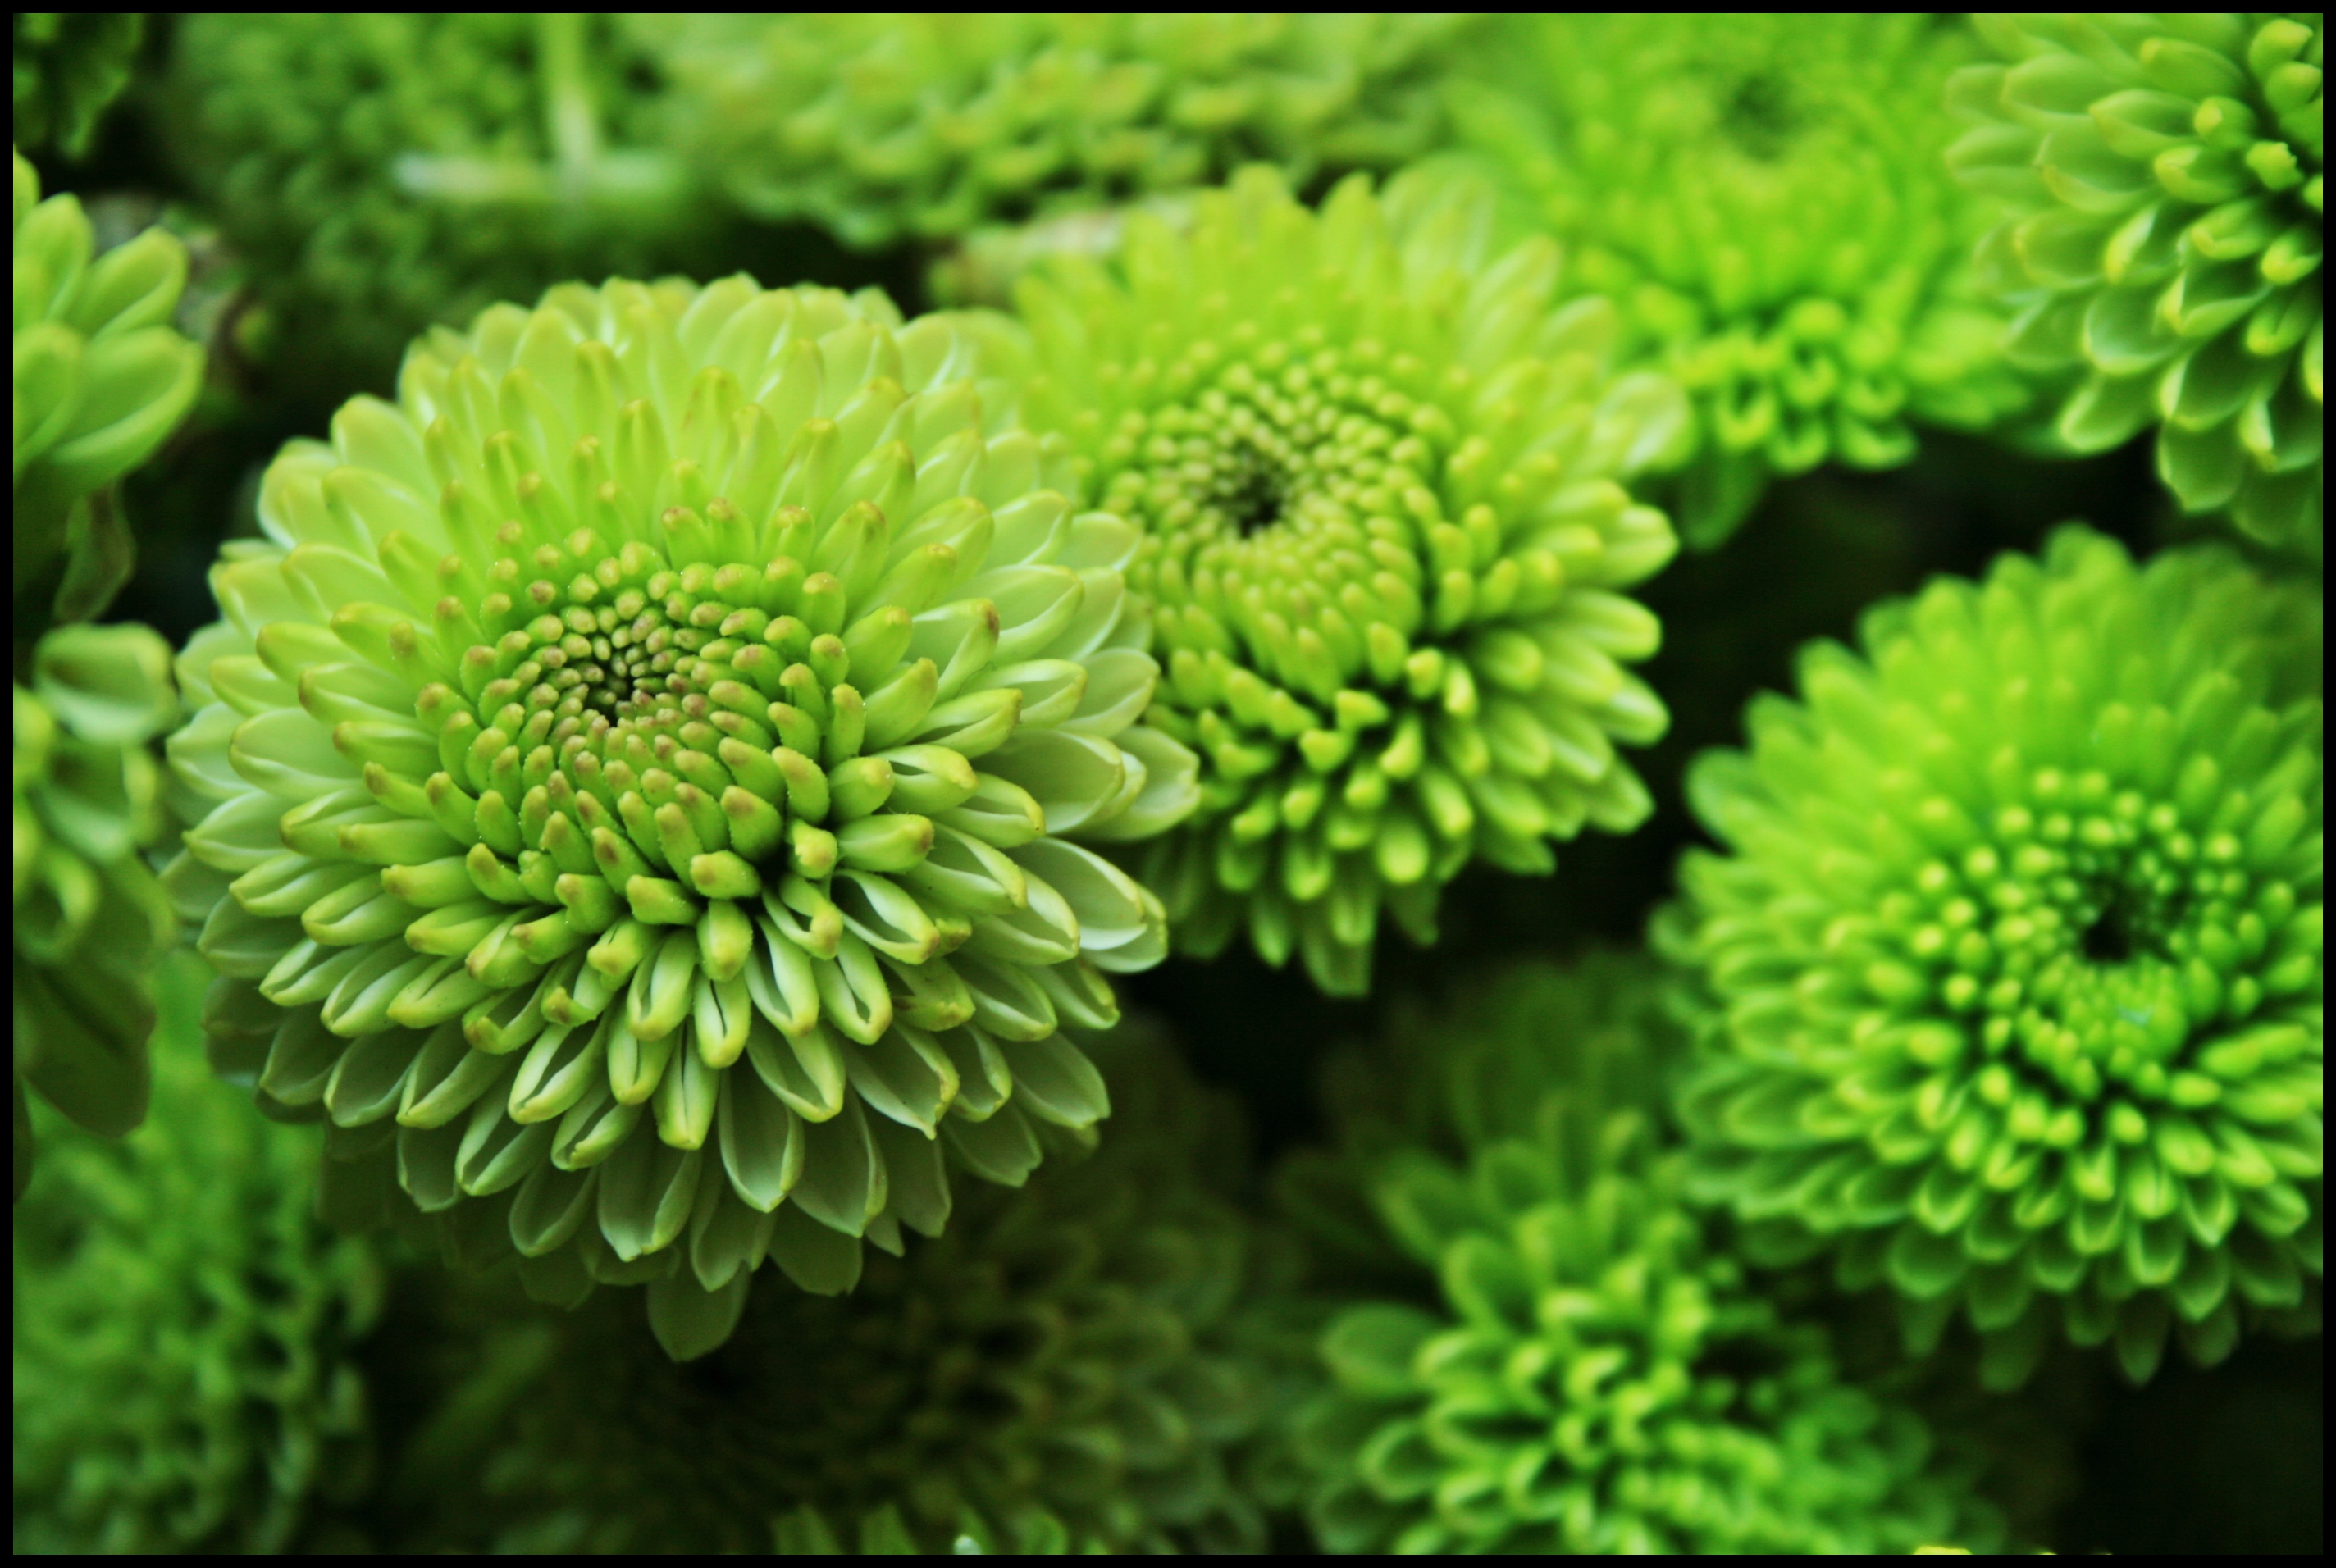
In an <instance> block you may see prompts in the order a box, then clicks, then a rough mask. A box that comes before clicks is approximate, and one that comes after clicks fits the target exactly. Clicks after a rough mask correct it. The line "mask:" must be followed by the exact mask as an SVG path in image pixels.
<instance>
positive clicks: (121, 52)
mask: <svg viewBox="0 0 2336 1568" xmlns="http://www.w3.org/2000/svg"><path fill="white" fill-rule="evenodd" d="M145 35H146V14H145V13H144V12H142V11H19V12H17V13H16V18H15V49H16V53H15V71H16V112H15V142H16V145H17V146H19V147H30V148H32V149H34V151H38V150H40V149H41V148H44V147H46V146H48V145H49V144H50V143H51V142H52V141H54V143H55V144H56V148H57V150H58V151H60V152H63V154H64V155H65V156H66V157H68V158H79V157H80V156H81V155H82V154H83V153H84V152H86V151H89V143H90V138H91V137H92V136H93V135H95V134H96V131H97V122H98V117H99V116H100V115H102V114H103V113H104V112H105V111H106V108H107V106H108V105H110V104H111V103H112V102H113V101H114V100H115V99H116V98H119V97H120V96H121V95H122V89H123V88H124V87H127V86H128V85H130V67H131V61H132V60H133V59H134V58H135V57H136V55H137V54H138V45H139V44H140V43H141V42H142V41H143V40H144V38H145Z"/></svg>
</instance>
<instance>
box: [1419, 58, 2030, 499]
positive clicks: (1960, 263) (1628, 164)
mask: <svg viewBox="0 0 2336 1568" xmlns="http://www.w3.org/2000/svg"><path fill="white" fill-rule="evenodd" d="M1480 53H1484V54H1487V55H1489V56H1491V57H1492V58H1494V60H1495V61H1496V62H1497V63H1496V64H1495V65H1494V67H1493V70H1494V74H1495V76H1496V78H1497V79H1498V80H1500V81H1501V82H1502V83H1504V84H1508V85H1511V86H1513V87H1514V96H1513V97H1490V98H1478V97H1475V96H1473V95H1467V96H1464V97H1463V98H1462V99H1461V102H1462V103H1463V105H1464V111H1465V112H1464V113H1463V122H1464V140H1465V141H1466V142H1468V143H1469V144H1471V145H1472V146H1473V147H1474V148H1475V151H1476V152H1477V153H1478V154H1480V155H1481V156H1482V159H1483V161H1484V162H1485V163H1486V164H1488V165H1489V166H1490V167H1492V168H1493V169H1494V170H1496V171H1497V173H1498V175H1499V177H1500V179H1501V180H1502V183H1503V185H1504V188H1505V189H1506V190H1508V192H1509V193H1510V195H1511V196H1512V198H1513V199H1514V202H1515V204H1516V214H1517V217H1518V219H1519V220H1520V221H1522V222H1523V223H1525V224H1527V225H1529V226H1531V227H1533V228H1535V229H1541V230H1543V231H1546V232H1548V233H1552V234H1554V235H1555V236H1556V237H1557V238H1558V239H1559V240H1560V242H1561V243H1562V244H1564V245H1565V246H1566V247H1567V248H1568V250H1569V253H1570V254H1571V255H1572V257H1573V258H1574V261H1575V265H1574V267H1573V270H1572V276H1571V278H1570V280H1569V286H1570V287H1571V288H1572V289H1575V290H1580V291H1582V292H1587V293H1596V294H1603V295H1606V296H1608V297H1611V298H1612V299H1613V300H1614V301H1615V302H1616V304H1617V305H1618V306H1619V307H1621V312H1622V318H1623V321H1624V323H1625V325H1626V326H1627V327H1628V329H1629V335H1630V352H1631V354H1632V355H1634V356H1637V357H1642V358H1644V359H1647V360H1649V361H1651V362H1652V363H1654V364H1657V365H1660V366H1662V367H1663V368H1664V369H1665V370H1666V371H1668V372H1669V374H1670V375H1674V376H1676V377H1678V379H1679V381H1680V382H1681V383H1682V384H1683V385H1685V386H1686V387H1687V389H1688V392H1689V395H1690V396H1691V397H1692V399H1693V400H1694V404H1695V410H1696V432H1697V443H1696V454H1695V458H1694V461H1693V463H1692V465H1691V466H1690V467H1689V469H1688V471H1687V473H1686V475H1685V477H1684V479H1683V481H1682V484H1681V490H1680V495H1679V516H1680V528H1681V530H1682V531H1683V532H1684V533H1685V534H1686V535H1687V537H1688V538H1689V540H1690V541H1693V542H1695V543H1698V544H1708V543H1715V542H1717V541H1718V540H1720V539H1722V538H1725V537H1726V536H1727V535H1728V533H1729V532H1730V531H1733V530H1734V529H1735V527H1736V526H1737V523H1738V522H1739V521H1741V520H1742V519H1743V517H1744V515H1745V514H1746V512H1747V511H1749V510H1750V508H1751V506H1752V503H1753V502H1755V501H1757V499H1758V497H1759V493H1760V491H1761V488H1762V486H1763V485H1764V484H1765V483H1766V482H1767V478H1768V476H1769V475H1771V474H1793V473H1799V472H1804V471H1806V470H1807V469H1810V468H1813V467H1815V465H1816V464H1818V463H1823V462H1825V461H1827V460H1828V459H1835V460H1838V461H1840V462H1842V463H1848V464H1849V465H1851V466H1852V467H1855V468H1888V467H1892V466H1894V465H1895V464H1898V463H1903V462H1904V461H1905V460H1906V459H1907V457H1908V456H1909V455H1911V454H1912V453H1913V450H1914V435H1913V430H1912V428H1911V425H1912V424H1914V423H1926V424H1941V425H1946V426H1950V427H1952V428H1955V429H1963V430H1971V429H1978V428H1981V427H1982V426H1986V425H1989V424H1994V423H1996V422H1997V421H1999V420H2000V419H2001V418H2003V417H2004V416H2005V415H2007V414H2010V413H2012V412H2014V411H2016V410H2017V409H2018V408H2020V406H2021V405H2022V404H2025V403H2026V401H2027V399H2028V392H2027V390H2026V388H2025V386H2024V385H2023V384H2022V382H2021V381H2020V378H2019V377H2017V376H2016V375H2013V374H2012V373H2011V372H2010V370H2009V369H2008V368H2007V367H2006V366H2005V365H2004V364H2003V362H2002V358H2001V355H2000V350H1999V347H1998V345H1999V341H2000V336H2001V330H2002V326H2003V320H2004V317H2003V316H2002V315H2001V314H2000V313H1999V312H1997V311H1996V310H1995V309H1994V308H1993V307H1990V306H1989V305H1988V304H1986V303H1985V301H1984V300H1983V298H1982V297H1981V294H1980V292H1979V290H1978V288H1977V287H1976V284H1975V280H1974V278H1973V277H1972V275H1971V266H1970V252H1971V246H1972V244H1973V242H1974V241H1976V240H1977V239H1978V238H1979V237H1980V235H1981V233H1982V232H1983V231H1984V229H1985V228H1986V226H1987V223H1988V221H1989V218H1990V211H1991V209H1990V208H1989V207H1987V206H1986V205H1985V204H1984V203H1982V202H1980V201H1978V200H1973V199H1972V198H1971V197H1969V196H1967V195H1966V194H1964V193H1963V192H1962V191H1961V190H1959V189H1958V187H1957V186H1956V184H1955V182H1954V181H1953V180H1952V179H1950V178H1949V177H1948V176H1947V174H1946V172H1945V170H1944V169H1943V168H1942V164H1941V157H1942V153H1943V151H1944V150H1945V149H1946V147H1947V145H1948V143H1949V142H1950V141H1952V139H1953V136H1954V131H1955V126H1954V122H1953V121H1952V120H1951V119H1950V118H1949V117H1948V116H1947V114H1946V112H1945V109H1944V107H1943V104H1942V95H1943V93H1944V90H1945V84H1946V81H1947V78H1948V76H1949V74H1950V73H1952V71H1953V70H1954V69H1955V68H1956V67H1957V66H1958V65H1960V64H1961V63H1964V62H1965V61H1967V60H1969V59H1970V58H1971V56H1972V54H1974V51H1973V49H1972V48H1971V45H1970V40H1969V38H1968V36H1967V35H1966V34H1965V33H1964V31H1963V29H1962V27H1961V24H1960V23H1957V22H1953V21H1952V20H1949V19H1945V18H1933V17H1928V16H1919V15H1835V14H1793V15H1719V16H1710V15H1679V14H1656V15H1546V16H1544V15H1533V16H1523V17H1518V18H1516V19H1514V21H1512V22H1510V23H1508V24H1505V30H1504V31H1503V32H1500V33H1496V34H1492V35H1490V36H1489V37H1488V38H1487V39H1486V40H1485V47H1484V49H1483V50H1481V51H1480Z"/></svg>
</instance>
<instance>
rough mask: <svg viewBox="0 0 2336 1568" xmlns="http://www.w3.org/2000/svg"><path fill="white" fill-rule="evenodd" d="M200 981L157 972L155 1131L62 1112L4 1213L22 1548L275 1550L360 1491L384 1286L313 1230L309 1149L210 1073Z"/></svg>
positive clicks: (178, 965)
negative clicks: (18, 1200) (373, 1337)
mask: <svg viewBox="0 0 2336 1568" xmlns="http://www.w3.org/2000/svg"><path fill="white" fill-rule="evenodd" d="M205 979H206V977H205V974H204V972H203V966H202V965H201V964H200V962H199V961H197V960H196V959H194V957H193V955H191V954H189V953H186V952H183V951H182V952H180V953H178V954H176V955H174V956H173V957H172V958H170V959H168V960H166V962H165V965H164V982H163V986H162V994H163V996H164V997H165V998H166V1002H165V1016H164V1019H163V1023H162V1027H161V1030H160V1031H159V1035H158V1039H157V1042H156V1046H155V1051H154V1116H153V1119H152V1120H151V1121H150V1122H148V1123H147V1124H146V1125H144V1126H142V1127H141V1128H139V1129H138V1130H137V1131H136V1132H134V1133H132V1134H131V1135H130V1136H129V1137H128V1138H126V1139H124V1140H122V1141H121V1142H120V1143H112V1142H107V1141H104V1140H101V1139H98V1138H94V1137H91V1136H89V1135H86V1134H81V1133H76V1132H74V1131H73V1129H71V1128H60V1127H59V1126H57V1125H56V1124H55V1123H54V1120H52V1121H51V1122H50V1125H49V1126H48V1127H46V1128H45V1129H44V1133H45V1134H46V1135H49V1138H50V1142H49V1145H48V1147H47V1149H46V1152H45V1153H44V1155H43V1157H42V1161H41V1170H40V1174H39V1176H38V1178H37V1179H36V1180H35V1181H34V1183H33V1189H32V1192H31V1193H30V1194H29V1195H28V1196H27V1197H26V1198H25V1200H24V1203H22V1204H21V1205H20V1206H19V1207H18V1208H17V1210H16V1217H15V1325H14V1327H15V1359H14V1378H15V1381H14V1388H15V1401H14V1412H15V1427H14V1433H15V1442H14V1448H15V1549H16V1551H17V1552H18V1553H66V1552H71V1553H136V1554H144V1553H181V1552H185V1553H246V1552H257V1553H269V1552H280V1551H283V1550H286V1549H287V1546H289V1545H291V1544H294V1542H295V1541H296V1539H297V1535H298V1533H299V1531H300V1529H301V1527H302V1525H303V1524H304V1523H305V1522H306V1521H307V1519H308V1518H309V1517H310V1515H311V1514H313V1512H314V1505H316V1503H317V1502H318V1501H320V1500H325V1499H329V1498H331V1497H333V1496H335V1495H346V1494H347V1493H349V1492H350V1491H352V1490H354V1489H355V1487H356V1486H358V1485H361V1484H362V1483H363V1481H364V1480H365V1470H366V1459H367V1447H368V1441H367V1430H366V1427H367V1423H366V1419H365V1389H364V1385H363V1383H362V1382H361V1381H360V1378H359V1375H358V1372H357V1368H356V1367H355V1365H354V1363H353V1361H352V1359H351V1354H350V1352H351V1350H352V1349H353V1347H354V1346H355V1343H356V1342H357V1341H358V1340H359V1339H361V1338H362V1337H363V1336H364V1335H365V1332H366V1330H367V1329H368V1328H369V1327H370V1326H371V1324H372V1322H373V1320H374V1317H375V1311H376V1310H377V1307H378V1304H379V1298H380V1291H381V1286H380V1281H379V1277H378V1271H377V1270H376V1268H375V1263H374V1261H373V1257H372V1254H371V1252H370V1251H369V1249H368V1248H367V1247H366V1246H365V1244H364V1243H363V1242H357V1241H354V1240H351V1239H348V1238H336V1237H335V1236H333V1235H331V1234H330V1233H329V1232H326V1230H325V1229H324V1228H323V1227H322V1226H321V1225H319V1224H318V1223H317V1222H316V1217H315V1214H314V1213H313V1209H314V1203H313V1200H312V1199H311V1197H310V1191H311V1188H312V1187H313V1185H314V1183H315V1172H316V1150H315V1148H314V1140H312V1139H311V1138H309V1137H307V1136H306V1135H303V1134H301V1133H299V1132H297V1130H295V1129H292V1128H288V1127H279V1126H276V1125H272V1124H270V1123H268V1122H267V1121H265V1120H263V1119H261V1118H259V1117H258V1116H255V1115H252V1114H251V1113H250V1110H249V1109H248V1107H247V1106H242V1105H237V1104H236V1103H235V1102H236V1100H237V1099H238V1096H237V1095H236V1094H235V1092H234V1091H233V1090H231V1089H229V1088H228V1087H226V1086H224V1085H221V1084H219V1083H218V1082H217V1081H216V1080H214V1079H213V1077H212V1076H211V1074H210V1072H209V1069H208V1068H207V1067H206V1066H204V1064H203V1057H202V1045H201V1038H202V1030H201V1023H200V1018H199V1017H198V1016H197V1013H198V1005H199V1003H200V998H201V996H202V988H203V986H204V983H205Z"/></svg>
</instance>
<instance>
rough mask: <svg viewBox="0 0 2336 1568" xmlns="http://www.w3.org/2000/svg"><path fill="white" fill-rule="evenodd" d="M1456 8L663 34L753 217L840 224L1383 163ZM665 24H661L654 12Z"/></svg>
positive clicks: (847, 236)
mask: <svg viewBox="0 0 2336 1568" xmlns="http://www.w3.org/2000/svg"><path fill="white" fill-rule="evenodd" d="M657 25H658V26H659V27H660V28H662V27H664V26H665V25H667V24H662V23H661V24H657ZM1468 25H1470V21H1469V19H1467V18H1465V17H1458V16H1450V15H1426V14H1390V13H1335V14H1334V13H1307V12H1300V13H1290V14H1278V15H1263V14H1257V15H1231V14H1205V15H1204V14H1198V13H1193V14H1184V15H1174V14H1153V15H1135V14H1132V13H1122V14H1115V15H1049V14H1043V13H998V14H991V13H983V14H978V15H973V14H967V15H941V14H915V15H908V14H898V13H885V12H869V13H834V14H814V13H804V14H800V15H767V14H739V15H723V16H711V15H709V16H704V17H697V18H694V19H693V20H692V21H691V22H690V23H689V24H687V25H686V27H685V29H684V31H683V32H682V34H681V35H680V37H679V38H678V40H677V41H676V42H675V43H674V44H672V45H671V47H672V51H673V68H674V71H675V73H676V78H677V79H678V80H679V82H680V83H681V84H682V86H683V89H684V91H683V92H682V93H681V95H680V96H681V100H682V102H684V103H686V105H687V106H688V108H689V111H690V112H694V113H695V115H696V120H695V122H694V123H695V128H696V135H697V138H698V140H699V141H702V142H703V143H704V146H703V147H702V148H701V150H700V156H701V157H702V158H703V160H704V161H706V163H707V164H708V165H709V166H711V167H715V168H719V169H720V170H723V178H724V179H725V181H726V182H727V184H728V187H729V189H730V190H731V192H732V194H733V195H734V196H735V197H736V198H737V199H738V200H739V201H740V202H741V203H743V204H744V205H745V207H746V208H748V209H750V210H753V211H755V212H759V213H761V214H763V215H764V216H765V217H772V218H785V219H811V220H813V221H815V222H818V223H821V224H823V225H825V226H827V227H828V228H830V229H833V230H834V231H835V232H836V233H837V234H838V235H839V236H840V237H841V238H842V239H843V240H844V241H845V242H846V243H847V244H851V245H854V246H861V247H866V246H874V245H881V244H884V243H887V242H889V241H891V240H893V239H900V238H902V237H904V236H906V237H913V238H920V239H938V238H947V237H950V236H954V235H958V234H961V233H963V232H965V231H966V230H968V229H973V228H975V227H977V226H978V225H980V224H982V223H986V222H997V221H999V220H1000V219H1009V220H1013V219H1023V218H1026V217H1028V216H1030V215H1031V214H1032V213H1033V212H1034V211H1039V210H1046V209H1058V208H1063V207H1086V206H1095V205H1098V204H1101V203H1105V202H1109V201H1114V200H1125V199H1127V198H1129V197H1132V196H1140V195H1144V194H1147V193H1149V192H1153V191H1158V190H1180V189H1184V188H1188V187H1192V186H1198V185H1202V184H1207V183H1209V182H1211V181H1212V180H1220V179H1222V178H1223V177H1224V175H1225V174H1226V173H1227V172H1228V171H1230V170H1231V169H1233V168H1234V167H1235V166H1236V165H1238V164H1241V163H1242V162H1246V161H1251V160H1265V161H1270V162H1272V163H1274V164H1276V165H1278V166H1279V167H1280V168H1282V169H1283V170H1286V171H1287V172H1288V173H1289V174H1290V176H1291V177H1292V178H1293V179H1296V180H1301V181H1302V180H1307V179H1309V177H1311V176H1312V175H1314V174H1316V173H1317V172H1319V171H1323V170H1332V171H1335V170H1349V169H1387V168H1392V167H1394V166H1396V165H1397V164H1400V163H1402V162H1404V161H1406V160H1408V159H1411V158H1414V157H1416V156H1417V155H1419V154H1420V153H1421V152H1424V151H1427V150H1428V148H1429V147H1430V145H1431V144H1432V143H1433V142H1434V141H1435V140H1436V137H1437V134H1438V132H1439V131H1440V129H1441V127H1442V123H1443V115H1442V112H1441V110H1440V108H1439V104H1438V99H1437V96H1436V80H1437V73H1438V67H1439V66H1440V64H1441V63H1442V61H1443V57H1444V55H1445V54H1446V53H1447V49H1448V45H1449V44H1450V43H1451V42H1452V40H1453V39H1454V38H1455V35H1456V34H1458V33H1460V32H1461V31H1462V30H1463V29H1464V28H1465V27H1467V26H1468Z"/></svg>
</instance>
